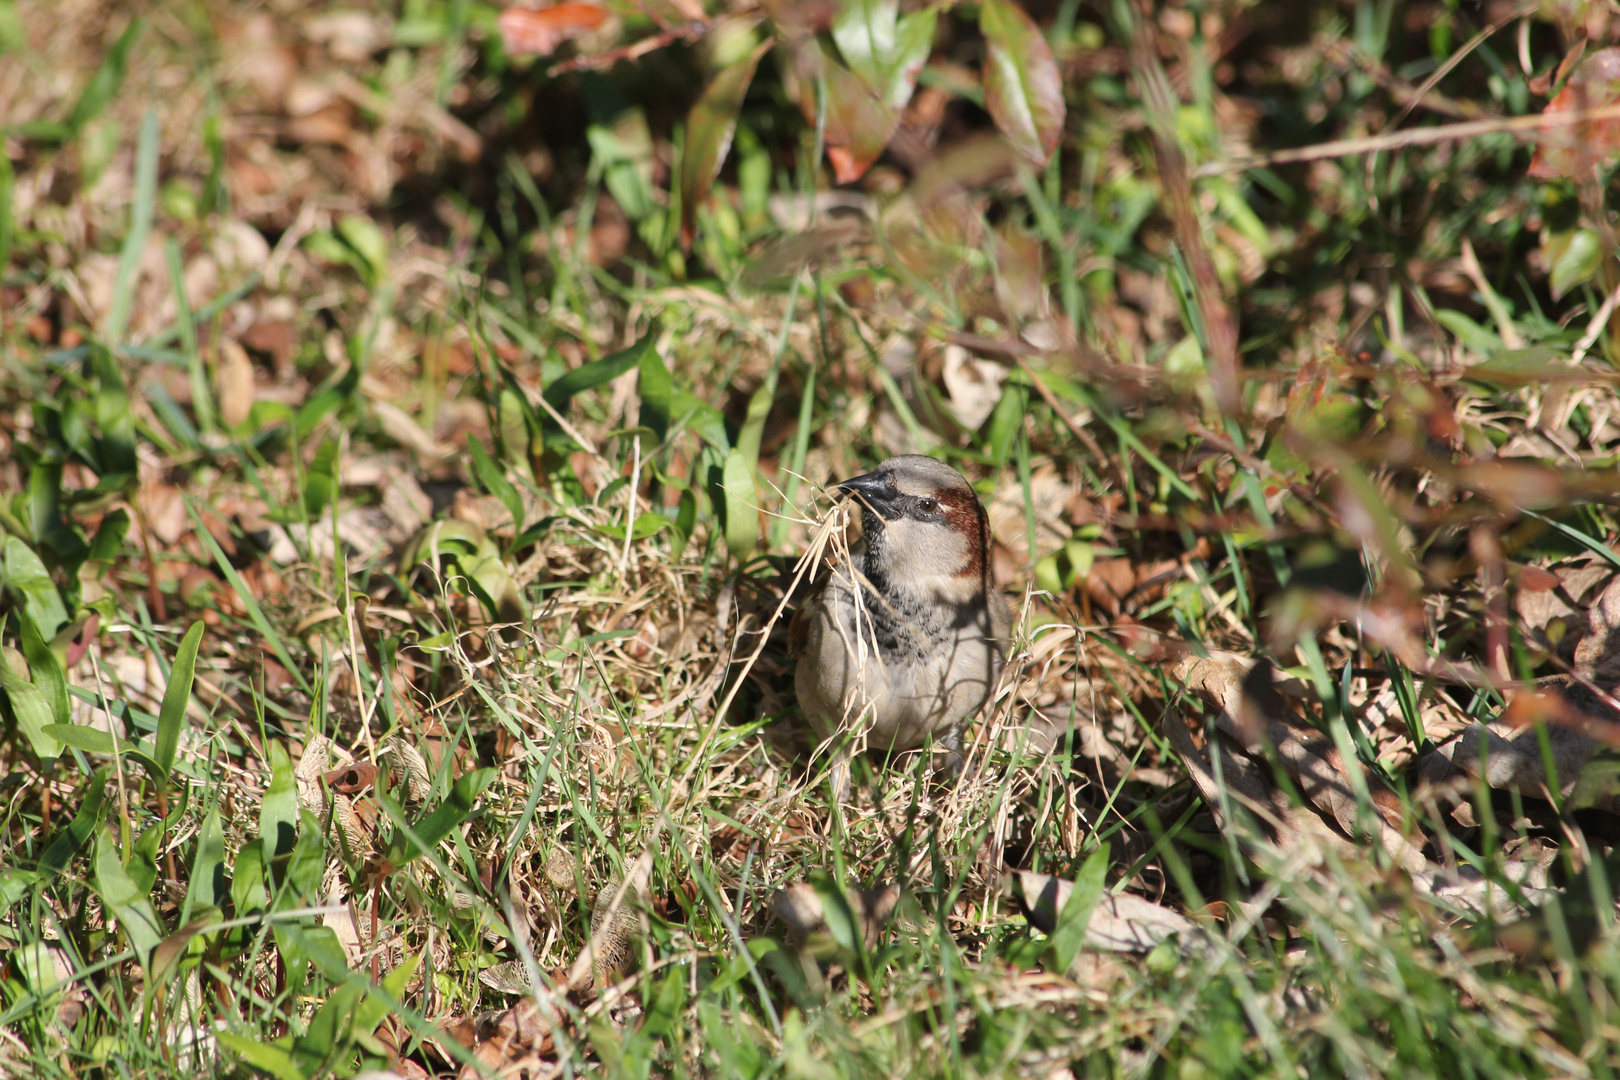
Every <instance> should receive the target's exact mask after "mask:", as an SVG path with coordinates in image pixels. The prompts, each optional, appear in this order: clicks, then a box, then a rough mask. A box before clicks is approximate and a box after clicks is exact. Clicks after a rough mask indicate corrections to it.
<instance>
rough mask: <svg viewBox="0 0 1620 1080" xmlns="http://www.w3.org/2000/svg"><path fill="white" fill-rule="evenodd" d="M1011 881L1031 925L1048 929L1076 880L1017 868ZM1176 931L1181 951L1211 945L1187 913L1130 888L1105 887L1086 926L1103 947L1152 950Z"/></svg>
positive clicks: (1092, 941) (1092, 945) (1093, 944)
mask: <svg viewBox="0 0 1620 1080" xmlns="http://www.w3.org/2000/svg"><path fill="white" fill-rule="evenodd" d="M1008 884H1009V888H1010V890H1011V892H1012V894H1013V897H1014V898H1015V899H1016V900H1017V901H1018V903H1019V906H1021V907H1022V908H1023V909H1024V914H1025V917H1026V918H1028V919H1029V922H1030V925H1031V926H1033V927H1035V928H1036V929H1037V930H1040V931H1042V932H1043V933H1047V934H1050V933H1051V932H1052V931H1053V929H1055V928H1056V927H1057V917H1058V912H1060V911H1062V910H1063V905H1064V904H1067V903H1068V902H1069V894H1070V893H1072V892H1073V891H1074V882H1072V881H1067V880H1065V879H1063V878H1057V877H1052V876H1050V875H1048V874H1039V873H1036V872H1035V871H1033V870H1019V871H1016V872H1014V873H1013V874H1012V875H1011V878H1010V880H1009V882H1008ZM1175 934H1179V935H1181V941H1180V942H1179V944H1180V946H1181V951H1182V952H1183V953H1196V952H1201V951H1203V950H1204V948H1205V947H1206V946H1207V944H1208V943H1207V942H1206V941H1205V940H1204V937H1203V931H1201V930H1200V929H1199V928H1198V926H1197V924H1196V923H1194V922H1193V921H1192V920H1191V919H1189V918H1187V916H1185V915H1182V914H1180V913H1178V912H1174V911H1171V910H1170V909H1169V908H1167V907H1163V906H1161V905H1159V904H1155V903H1154V902H1153V901H1151V900H1146V899H1143V898H1142V897H1140V896H1136V895H1133V894H1131V893H1112V892H1109V891H1108V890H1107V889H1104V890H1103V894H1102V897H1101V899H1100V900H1098V902H1097V907H1096V910H1095V911H1093V912H1092V913H1091V922H1090V923H1088V924H1087V925H1086V947H1087V948H1089V949H1097V950H1101V951H1105V952H1138V953H1141V952H1148V951H1150V950H1152V949H1153V948H1154V947H1155V946H1156V945H1158V944H1159V943H1160V942H1161V941H1164V940H1165V939H1166V938H1169V937H1171V936H1172V935H1175Z"/></svg>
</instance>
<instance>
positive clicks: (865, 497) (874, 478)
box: [838, 472, 896, 518]
mask: <svg viewBox="0 0 1620 1080" xmlns="http://www.w3.org/2000/svg"><path fill="white" fill-rule="evenodd" d="M838 489H839V490H840V491H848V492H850V493H851V494H853V495H856V496H858V497H859V498H860V500H861V502H863V503H865V504H866V505H867V506H869V507H871V508H872V509H873V510H875V511H876V512H877V513H878V514H879V515H880V516H882V517H886V518H889V517H894V516H896V515H895V513H894V499H895V490H894V477H892V476H890V475H888V474H887V473H882V472H869V473H867V474H865V475H864V476H855V477H851V478H850V479H848V480H845V481H844V482H843V483H841V484H839V485H838Z"/></svg>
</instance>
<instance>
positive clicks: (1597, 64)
mask: <svg viewBox="0 0 1620 1080" xmlns="http://www.w3.org/2000/svg"><path fill="white" fill-rule="evenodd" d="M1616 103H1620V49H1599V50H1598V51H1597V52H1595V53H1593V54H1592V55H1591V56H1588V57H1587V58H1586V59H1585V60H1582V61H1581V62H1580V63H1579V64H1578V65H1576V67H1575V70H1574V71H1573V72H1571V74H1570V76H1569V81H1568V82H1566V83H1564V88H1563V89H1562V90H1560V91H1558V96H1557V97H1555V98H1553V99H1552V101H1550V102H1548V104H1547V108H1546V109H1544V110H1543V111H1542V114H1541V115H1542V116H1543V117H1548V118H1561V117H1562V116H1563V115H1564V114H1567V113H1577V112H1582V111H1588V110H1593V109H1601V108H1604V107H1605V106H1611V105H1615V104H1616ZM1542 132H1543V134H1542V142H1541V146H1540V147H1538V148H1537V149H1536V154H1535V156H1534V157H1533V158H1531V159H1530V175H1531V176H1535V177H1539V178H1542V179H1548V178H1551V177H1555V176H1575V175H1577V174H1579V173H1582V172H1586V171H1589V170H1591V169H1592V168H1593V167H1594V166H1596V165H1597V164H1599V163H1600V162H1601V161H1602V160H1603V159H1604V158H1605V157H1607V156H1608V155H1611V154H1614V153H1615V152H1617V151H1620V117H1611V118H1609V119H1606V120H1590V121H1587V122H1585V123H1579V124H1570V123H1560V124H1557V125H1553V124H1548V125H1547V126H1545V127H1544V128H1543V129H1542Z"/></svg>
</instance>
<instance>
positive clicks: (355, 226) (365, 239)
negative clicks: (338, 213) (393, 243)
mask: <svg viewBox="0 0 1620 1080" xmlns="http://www.w3.org/2000/svg"><path fill="white" fill-rule="evenodd" d="M337 233H338V235H339V236H341V237H342V238H343V241H344V242H345V243H346V244H348V245H349V246H350V247H351V248H353V249H354V250H355V252H356V253H357V254H358V255H359V256H360V259H361V264H362V265H361V270H362V274H363V275H364V277H365V279H366V282H367V283H368V284H371V285H375V284H376V283H377V282H379V281H381V280H382V277H383V274H384V273H386V272H387V270H388V238H387V237H386V236H384V235H383V233H382V230H381V229H379V228H377V223H376V222H375V221H372V220H371V219H370V218H369V217H366V216H364V215H362V214H346V215H344V216H343V217H342V218H341V219H339V220H338V223H337Z"/></svg>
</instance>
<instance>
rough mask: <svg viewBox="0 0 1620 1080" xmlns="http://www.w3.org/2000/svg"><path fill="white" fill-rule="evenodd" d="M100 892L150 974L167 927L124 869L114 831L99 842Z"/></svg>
mask: <svg viewBox="0 0 1620 1080" xmlns="http://www.w3.org/2000/svg"><path fill="white" fill-rule="evenodd" d="M96 892H97V893H99V894H100V895H101V901H102V903H104V904H106V905H107V910H108V911H110V912H112V913H113V916H114V917H115V918H116V919H117V920H118V925H119V926H120V928H122V929H123V931H124V934H125V936H126V937H128V938H129V943H130V945H131V947H133V948H134V950H135V955H136V956H137V957H138V958H139V959H140V962H141V967H142V968H143V969H148V970H150V968H151V959H152V950H153V949H155V948H157V947H158V945H159V943H161V942H162V941H163V938H164V933H163V924H162V923H161V922H159V921H158V917H157V912H156V911H155V910H154V909H153V907H152V901H151V898H150V897H148V896H147V895H146V893H145V892H143V891H142V890H141V889H140V888H139V887H138V886H137V885H136V883H135V880H134V879H133V878H131V877H130V876H129V873H128V871H126V870H125V869H124V864H123V862H122V861H121V860H120V859H119V858H118V849H117V846H116V844H115V842H114V840H113V836H112V831H111V830H110V829H103V830H102V831H101V835H100V837H99V838H98V839H97V840H96Z"/></svg>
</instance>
